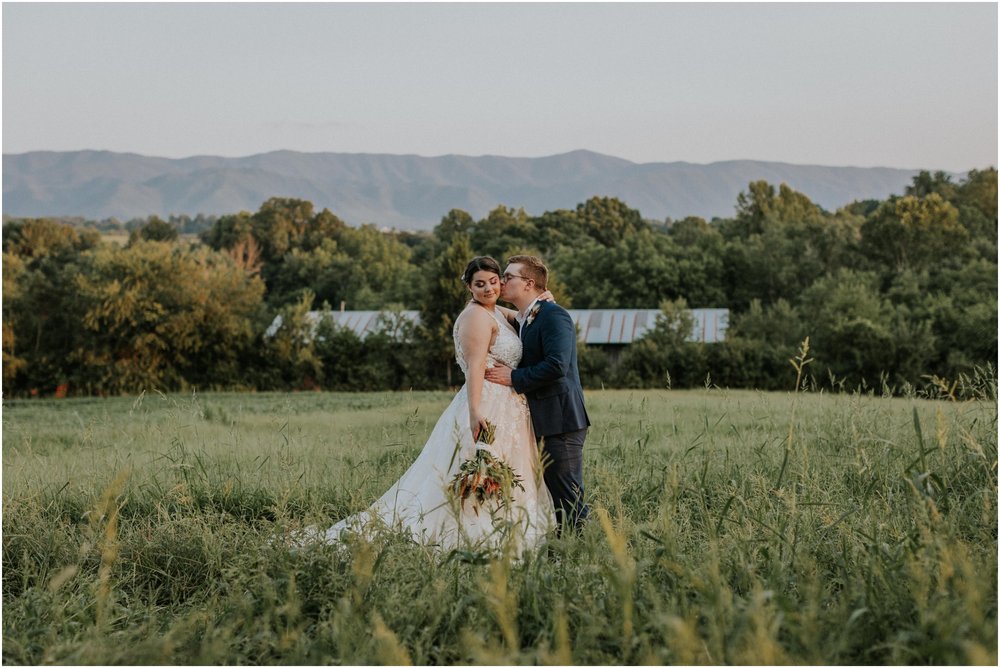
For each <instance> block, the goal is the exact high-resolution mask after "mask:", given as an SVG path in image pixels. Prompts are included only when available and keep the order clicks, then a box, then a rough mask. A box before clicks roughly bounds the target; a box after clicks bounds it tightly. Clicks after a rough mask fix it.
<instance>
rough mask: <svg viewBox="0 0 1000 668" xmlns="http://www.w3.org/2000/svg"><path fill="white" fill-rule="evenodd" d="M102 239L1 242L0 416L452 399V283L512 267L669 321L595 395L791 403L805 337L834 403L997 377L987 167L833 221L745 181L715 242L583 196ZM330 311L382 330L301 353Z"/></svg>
mask: <svg viewBox="0 0 1000 668" xmlns="http://www.w3.org/2000/svg"><path fill="white" fill-rule="evenodd" d="M103 225H104V228H101V225H100V224H86V223H83V224H81V221H74V220H70V221H67V220H55V219H39V218H32V219H7V220H5V222H4V226H3V383H4V390H5V392H6V394H7V396H33V395H42V396H50V395H53V394H56V395H59V396H63V395H68V394H78V395H104V394H117V393H134V392H139V391H141V390H162V391H176V390H188V389H192V388H198V389H202V390H210V389H245V390H279V389H280V390H287V389H316V388H322V389H331V390H353V391H360V390H383V389H406V388H415V389H429V388H442V387H447V386H449V385H453V384H455V383H457V382H458V380H459V378H460V376H456V374H458V373H459V372H458V370H457V366H455V364H454V361H453V359H452V357H453V354H454V353H453V349H452V345H451V326H452V323H453V322H454V318H455V316H456V315H457V314H458V312H459V311H460V310H461V308H462V306H463V305H464V303H465V301H466V299H467V293H466V291H465V287H464V286H463V285H462V284H461V282H460V280H459V276H460V274H461V272H462V269H463V268H464V266H465V264H466V263H467V262H468V260H469V259H470V258H471V257H472V256H474V255H492V256H494V257H496V258H497V259H498V260H499V261H501V262H503V260H504V258H506V257H507V256H509V255H513V254H518V253H531V254H535V255H539V256H541V257H542V258H544V259H545V261H546V262H547V264H548V265H549V267H550V270H551V272H552V284H551V286H550V287H551V289H552V291H553V292H554V293H555V295H556V298H557V300H558V301H559V303H561V304H563V305H564V306H567V307H571V308H656V309H660V311H661V314H660V317H659V319H658V321H657V325H656V327H655V328H653V329H652V330H651V331H650V332H648V334H647V335H646V336H645V337H644V338H643V339H642V340H640V341H638V342H637V343H634V344H632V345H630V346H628V347H627V348H625V349H624V350H623V351H622V352H621V354H620V355H615V354H609V350H607V349H602V348H600V347H593V346H587V347H581V348H580V367H581V373H582V375H583V380H584V384H585V385H586V386H588V387H692V386H700V385H702V384H706V383H711V384H715V385H718V386H729V387H753V388H760V389H782V388H789V387H790V386H791V385H792V384H793V382H794V373H793V371H792V368H791V366H790V364H789V359H791V358H793V357H794V356H795V355H796V353H797V351H798V350H799V347H800V345H801V343H802V341H803V340H804V339H805V338H806V337H808V338H809V342H810V343H809V345H810V353H809V355H810V357H811V359H812V362H811V363H810V365H809V367H808V379H809V382H810V383H811V384H812V385H813V386H814V387H825V388H829V389H834V390H839V389H850V390H853V389H855V388H857V387H862V388H864V387H868V388H874V389H876V390H879V391H889V392H895V393H902V392H908V391H917V390H922V389H927V388H933V387H939V388H940V387H947V384H948V382H952V383H953V382H954V381H955V380H956V379H959V378H964V379H969V378H974V377H976V376H977V374H979V375H982V372H983V369H992V364H994V363H995V361H996V358H997V171H996V169H992V168H991V169H986V170H982V171H978V170H973V171H971V172H969V174H968V175H967V176H966V177H965V178H963V179H962V180H961V181H960V182H954V181H953V180H952V179H951V178H950V177H949V176H948V175H946V174H944V173H941V172H938V173H933V174H932V173H929V172H921V173H920V174H919V175H918V176H917V177H915V178H914V179H913V182H912V184H911V185H910V186H908V187H907V188H906V190H905V192H904V193H903V194H902V195H899V196H892V197H889V198H888V199H886V200H884V201H877V200H867V201H857V202H853V203H851V204H849V205H847V206H844V207H842V208H840V209H838V210H836V211H833V212H830V211H826V210H824V209H822V208H821V207H819V206H817V205H816V204H814V203H813V202H812V201H810V200H809V198H808V197H806V196H805V195H803V194H802V193H799V192H796V191H794V190H793V189H791V188H789V187H788V186H787V185H784V184H782V185H780V186H778V187H775V186H773V185H771V184H769V183H767V182H764V181H757V182H753V183H750V184H749V185H748V188H747V190H745V191H744V192H742V193H740V195H739V196H738V198H737V201H736V205H735V215H734V216H732V217H730V218H716V219H713V220H711V221H706V220H704V219H701V218H697V217H688V218H684V219H682V220H671V219H667V220H663V221H653V220H647V219H644V218H643V217H642V215H641V214H640V212H639V211H638V210H636V209H634V208H632V207H630V206H628V205H627V204H626V203H625V202H622V201H620V200H618V199H615V198H608V197H593V198H591V199H589V200H587V201H586V202H583V203H580V204H578V205H577V206H576V208H575V209H559V210H556V211H546V212H544V213H542V214H541V215H530V214H528V213H526V212H525V211H524V210H523V209H514V208H510V207H507V206H503V205H501V206H498V207H497V208H495V209H494V210H493V211H491V212H489V214H488V215H487V216H486V217H484V218H482V219H480V220H475V219H473V217H472V216H471V215H469V214H468V213H467V212H464V211H461V210H458V209H454V210H452V211H449V212H448V213H447V214H446V215H444V216H443V218H442V219H441V221H440V223H439V224H438V225H437V226H436V227H435V228H434V229H433V230H432V231H430V232H410V231H397V230H384V229H379V228H378V227H377V226H375V225H372V224H368V225H362V226H360V227H353V226H350V225H347V224H346V223H344V221H342V220H341V219H340V218H338V217H337V216H336V215H335V214H334V213H333V212H331V211H329V210H328V209H323V210H321V211H316V210H315V208H314V206H313V205H312V203H310V202H308V201H304V200H300V199H291V198H279V197H276V198H272V199H270V200H268V201H266V202H264V203H263V204H262V205H261V207H260V209H259V210H258V211H256V212H253V213H251V212H240V213H236V214H230V215H224V216H218V217H210V218H209V217H205V216H198V217H196V218H194V219H192V218H190V217H187V216H184V217H172V218H171V219H168V220H162V219H160V218H158V217H155V216H151V217H149V218H147V219H145V220H140V221H130V222H129V223H128V224H127V231H128V233H129V236H128V241H127V242H126V243H111V242H109V241H107V240H106V239H105V237H103V236H102V234H101V231H102V229H104V230H105V231H107V230H108V229H111V228H112V227H114V225H111V223H109V222H108V221H105V222H104V223H103ZM119 227H120V226H119ZM98 228H101V229H98ZM193 230H194V231H196V232H197V233H193ZM341 305H344V306H345V307H346V308H347V309H349V310H380V311H383V312H384V314H383V318H384V321H385V323H386V327H385V328H384V329H383V331H381V332H379V333H377V334H373V335H369V336H368V337H366V338H365V339H364V340H361V339H359V338H358V337H357V336H356V335H355V334H354V333H353V332H351V331H349V330H347V329H343V328H338V327H336V326H334V325H333V324H332V323H331V322H330V321H328V320H324V321H323V322H322V323H321V325H320V326H319V328H318V330H317V331H315V332H313V325H312V323H311V322H310V321H309V320H308V319H307V316H306V314H307V313H308V312H309V311H312V310H333V309H339V308H340V307H341ZM698 307H705V308H708V307H725V308H728V309H730V326H729V330H728V332H727V338H726V341H725V342H723V343H717V344H700V343H692V342H688V341H687V340H686V339H687V335H688V333H689V332H690V328H691V326H692V323H691V320H690V316H689V315H688V313H687V309H689V308H698ZM403 309H419V311H420V313H421V319H422V322H421V324H420V326H418V327H414V326H412V325H410V324H409V323H407V322H406V321H405V320H404V319H402V318H401V317H400V316H399V312H400V311H401V310H403ZM276 315H281V317H282V326H281V327H280V328H279V329H278V331H277V332H275V333H274V334H273V335H269V334H268V333H267V329H268V327H269V326H270V325H271V323H272V322H273V320H274V318H275V316H276ZM994 373H995V371H988V372H987V375H990V374H994Z"/></svg>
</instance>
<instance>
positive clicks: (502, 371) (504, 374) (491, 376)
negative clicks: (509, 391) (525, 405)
mask: <svg viewBox="0 0 1000 668" xmlns="http://www.w3.org/2000/svg"><path fill="white" fill-rule="evenodd" d="M486 380H488V381H490V382H491V383H497V384H498V385H511V384H512V383H511V382H510V367H509V366H504V365H503V364H501V363H500V362H497V365H496V366H495V367H493V368H492V369H487V370H486Z"/></svg>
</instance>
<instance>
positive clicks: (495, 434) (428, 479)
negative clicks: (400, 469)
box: [323, 255, 590, 551]
mask: <svg viewBox="0 0 1000 668" xmlns="http://www.w3.org/2000/svg"><path fill="white" fill-rule="evenodd" d="M462 281H463V282H464V283H465V285H466V287H467V289H468V290H469V292H470V294H471V297H472V299H471V300H470V301H469V303H468V304H467V305H466V307H465V308H464V309H463V311H462V312H461V314H459V316H458V318H457V319H456V321H455V327H454V331H453V336H454V341H455V356H456V359H457V361H458V364H459V366H460V367H461V369H462V371H463V373H464V374H465V377H466V383H465V385H463V386H462V388H461V389H460V390H459V391H458V393H457V394H456V395H455V397H454V399H453V400H452V402H451V404H449V406H448V407H447V408H446V409H445V410H444V412H443V413H442V414H441V417H440V418H439V419H438V421H437V424H436V425H435V426H434V429H433V430H432V431H431V434H430V436H429V437H428V439H427V442H426V443H425V445H424V447H423V449H422V450H421V452H420V455H419V456H418V457H417V459H416V461H414V462H413V464H412V465H411V466H410V468H409V469H407V471H406V472H405V473H404V474H403V475H402V476H401V477H400V479H399V480H398V481H397V482H396V483H395V484H394V485H393V486H392V487H391V488H389V490H388V491H387V492H386V493H385V494H383V495H382V497H381V498H379V499H378V500H377V501H376V502H375V503H374V504H372V505H371V506H370V507H369V508H368V509H367V510H365V511H363V512H361V513H359V514H357V515H353V516H351V517H348V518H346V519H344V520H342V521H340V522H338V523H337V524H336V525H334V526H333V527H331V528H330V529H328V530H327V531H326V532H325V534H324V535H323V538H324V539H325V540H327V541H330V542H334V541H338V540H340V539H341V537H342V536H343V534H344V532H346V531H351V532H360V533H367V532H369V531H371V530H372V529H373V528H377V527H386V528H391V529H396V530H403V531H406V532H408V533H410V534H411V535H412V536H413V537H414V538H415V539H416V540H417V541H419V542H421V543H425V544H431V545H437V546H439V547H441V548H443V549H452V548H455V547H498V546H499V543H500V541H501V540H502V541H512V542H513V544H514V546H515V547H516V548H517V549H518V550H519V551H524V550H527V549H530V548H532V547H534V546H536V545H538V544H539V543H540V541H541V540H542V539H543V538H544V537H545V536H546V535H547V534H549V533H551V532H555V533H556V534H557V535H558V534H560V533H561V532H562V531H563V530H568V531H575V530H578V529H579V528H580V527H581V526H582V524H583V522H584V521H585V520H586V519H587V515H588V513H589V508H588V506H587V504H586V502H585V499H584V486H583V443H584V440H585V439H586V436H587V427H588V426H589V425H590V419H589V418H588V416H587V411H586V408H585V407H584V403H583V388H582V386H581V384H580V374H579V371H578V369H577V352H576V328H575V326H574V324H573V321H572V319H571V318H570V315H569V313H568V312H567V311H566V309H564V308H562V307H561V306H559V305H557V304H556V303H555V302H554V301H553V300H552V294H551V293H550V292H549V291H548V289H547V283H548V269H547V268H546V267H545V265H544V264H543V263H542V261H541V260H539V259H538V258H537V257H534V256H530V255H516V256H514V257H511V258H509V259H508V260H507V268H506V269H505V270H504V271H502V272H501V270H500V265H499V264H498V263H497V262H496V260H494V259H493V258H491V257H476V258H473V259H472V261H471V262H470V263H469V265H468V266H467V267H466V270H465V272H464V274H463V276H462ZM498 299H503V300H504V301H506V302H508V303H511V304H513V305H514V306H515V307H516V309H517V310H512V309H507V308H505V307H503V306H500V305H498V304H497V300H498ZM487 432H488V433H489V436H490V438H488V439H486V438H483V436H484V434H486V433H487ZM479 450H484V451H486V453H488V454H489V456H490V458H491V460H492V461H499V462H502V463H503V466H504V467H509V468H507V469H506V470H507V471H509V472H511V473H512V474H513V476H514V478H513V482H514V483H515V484H512V485H509V489H508V490H505V493H504V499H503V503H502V504H500V505H499V506H498V505H497V504H493V505H492V506H490V507H487V508H483V507H480V506H481V505H482V504H478V503H476V501H475V499H473V500H472V502H471V503H466V502H465V499H456V498H455V488H456V485H455V482H454V481H455V480H456V476H459V475H461V471H463V470H468V467H466V469H463V468H462V466H463V464H467V463H468V462H470V461H472V460H474V459H475V458H476V457H477V455H478V454H479V453H478V452H477V451H479ZM473 468H475V467H473ZM507 482H508V483H510V482H511V480H510V479H508V480H507ZM486 505H489V504H486Z"/></svg>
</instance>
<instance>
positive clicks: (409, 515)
mask: <svg viewBox="0 0 1000 668" xmlns="http://www.w3.org/2000/svg"><path fill="white" fill-rule="evenodd" d="M494 317H495V318H496V320H497V325H498V326H499V333H498V334H497V338H496V340H495V341H494V342H493V345H492V346H490V349H489V352H488V354H487V358H486V366H487V367H493V366H494V365H495V363H496V362H502V363H503V364H506V365H507V366H509V367H512V368H516V367H517V364H518V362H520V360H521V340H520V339H519V338H518V336H517V334H516V333H515V332H514V329H513V328H512V327H511V326H510V325H509V324H508V323H507V321H506V319H505V318H504V317H503V316H502V315H501V314H500V313H499V311H496V312H495V313H494ZM460 323H461V320H459V321H458V322H456V324H455V328H454V334H453V336H454V340H455V356H456V358H457V360H458V365H459V366H460V367H461V369H462V372H463V373H464V374H465V375H466V376H468V365H467V364H466V361H465V356H464V354H463V352H462V346H461V343H460V341H459V337H458V330H459V324H460ZM480 412H481V413H482V414H483V416H484V417H485V418H486V419H487V420H489V421H490V422H491V423H493V424H494V425H496V437H495V440H494V443H493V444H492V445H486V444H484V443H473V440H472V432H471V429H470V427H469V399H468V383H466V384H465V385H463V386H462V389H460V390H459V391H458V394H456V395H455V398H454V399H453V400H452V402H451V404H449V406H448V407H447V408H446V409H445V410H444V413H442V414H441V417H440V418H439V419H438V421H437V424H436V425H435V426H434V429H433V431H432V432H431V435H430V436H429V437H428V439H427V442H426V443H425V444H424V448H423V450H421V452H420V455H419V456H418V457H417V459H416V461H414V462H413V464H412V465H411V466H410V468H409V469H407V471H406V472H405V473H404V474H403V475H402V477H401V478H400V479H399V480H398V481H397V482H396V484H394V485H393V486H392V487H390V488H389V490H388V491H387V492H386V493H385V494H383V495H382V497H381V498H379V499H378V500H377V501H376V502H375V503H373V504H372V505H371V506H370V507H369V508H368V509H367V510H365V511H363V512H361V513H358V514H357V515H352V516H351V517H348V518H346V519H344V520H341V521H340V522H338V523H337V524H335V525H334V526H332V527H331V528H330V529H328V530H327V531H326V532H325V534H324V535H323V538H324V539H325V540H326V541H327V542H336V541H339V540H340V539H341V538H342V536H343V535H344V533H345V532H347V531H352V532H356V533H360V534H362V535H366V534H370V533H371V532H373V531H377V530H381V529H386V528H388V529H392V530H402V531H404V532H408V533H409V534H411V536H412V537H413V538H414V539H415V540H416V541H418V542H420V543H423V544H430V545H437V546H439V547H440V548H442V549H444V550H451V549H454V548H463V549H499V548H502V547H504V546H505V545H510V546H512V547H513V548H514V549H515V551H516V552H518V553H520V552H523V551H524V550H528V549H531V548H532V547H534V546H536V545H537V544H538V543H539V541H540V539H541V538H542V537H543V536H545V534H546V533H548V532H549V531H550V530H551V529H553V528H554V526H555V515H554V511H553V505H552V497H551V496H550V494H549V491H548V489H547V488H546V487H545V482H544V480H543V479H542V467H541V464H540V462H539V458H538V449H537V446H536V444H535V436H534V431H533V429H532V426H531V416H530V414H529V412H528V403H527V401H526V399H525V398H524V396H523V395H520V394H518V393H516V392H515V391H514V390H513V388H511V387H508V386H505V385H498V384H496V383H491V382H490V381H484V383H483V392H482V400H481V405H480ZM477 447H478V448H483V449H486V450H488V451H490V453H491V454H493V455H494V456H495V457H500V458H502V459H504V460H505V461H506V462H507V463H508V464H510V466H511V467H512V468H513V469H514V471H515V473H516V474H517V475H519V476H520V477H521V478H522V482H521V484H522V485H523V486H524V490H521V489H519V488H518V487H516V486H515V487H514V488H513V489H512V490H511V502H510V503H509V504H508V506H507V507H504V508H502V509H499V510H497V509H494V511H493V512H490V509H489V508H479V509H478V512H477V509H476V508H475V499H474V498H470V499H467V500H466V502H465V504H464V507H463V506H462V505H460V504H459V502H458V501H456V500H455V498H454V496H453V495H452V494H451V493H450V491H449V489H450V484H451V480H452V478H453V476H454V475H455V474H456V473H457V472H458V469H459V467H460V466H461V464H462V462H463V461H465V460H467V459H470V458H472V457H473V456H474V455H475V451H476V449H477Z"/></svg>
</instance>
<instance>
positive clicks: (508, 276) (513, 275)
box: [503, 273, 534, 283]
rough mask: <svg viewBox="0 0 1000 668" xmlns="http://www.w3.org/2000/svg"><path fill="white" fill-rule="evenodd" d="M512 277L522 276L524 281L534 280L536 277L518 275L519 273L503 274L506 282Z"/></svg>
mask: <svg viewBox="0 0 1000 668" xmlns="http://www.w3.org/2000/svg"><path fill="white" fill-rule="evenodd" d="M512 278H520V279H521V280H522V281H531V280H534V279H531V278H528V277H527V276H518V275H517V274H510V273H506V274H504V275H503V281H504V283H506V282H507V281H509V280H510V279H512Z"/></svg>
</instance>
